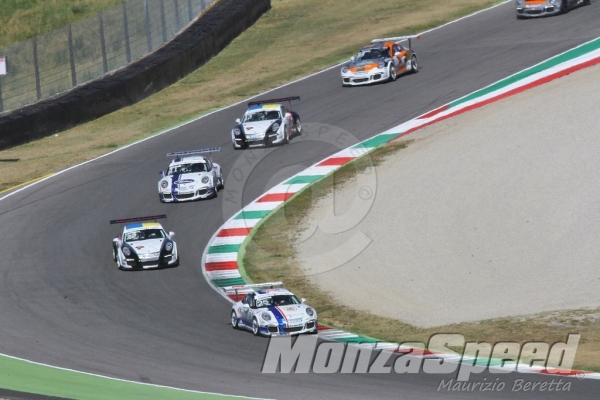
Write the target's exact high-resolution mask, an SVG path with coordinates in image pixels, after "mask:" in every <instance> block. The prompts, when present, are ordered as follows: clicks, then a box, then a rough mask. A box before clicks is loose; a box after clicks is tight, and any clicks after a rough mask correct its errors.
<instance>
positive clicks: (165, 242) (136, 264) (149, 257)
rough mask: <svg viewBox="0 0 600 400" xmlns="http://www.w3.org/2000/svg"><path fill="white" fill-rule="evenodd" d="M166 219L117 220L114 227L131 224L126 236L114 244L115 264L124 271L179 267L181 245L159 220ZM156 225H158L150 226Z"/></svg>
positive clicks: (113, 222) (156, 216) (122, 235)
mask: <svg viewBox="0 0 600 400" xmlns="http://www.w3.org/2000/svg"><path fill="white" fill-rule="evenodd" d="M163 218H167V216H166V215H164V214H162V215H151V216H148V217H137V218H126V219H116V220H112V221H110V223H111V225H113V224H127V225H125V226H124V227H123V232H122V233H121V234H120V235H119V236H117V237H115V238H114V239H113V241H112V247H113V260H114V261H115V262H116V263H117V267H118V268H119V269H120V270H135V269H150V268H169V267H177V266H178V265H179V257H178V255H177V244H175V242H174V241H173V239H172V237H173V235H175V233H174V232H169V233H167V232H166V231H165V230H164V229H163V227H162V225H161V224H159V223H158V222H156V220H157V219H163ZM146 221H154V222H146Z"/></svg>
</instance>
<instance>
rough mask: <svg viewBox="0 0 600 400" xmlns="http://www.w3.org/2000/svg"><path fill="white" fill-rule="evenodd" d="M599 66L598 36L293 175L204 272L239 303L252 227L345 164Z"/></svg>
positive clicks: (225, 235)
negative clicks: (230, 289) (242, 255)
mask: <svg viewBox="0 0 600 400" xmlns="http://www.w3.org/2000/svg"><path fill="white" fill-rule="evenodd" d="M599 63H600V38H597V39H594V40H592V41H589V42H587V43H584V44H582V45H580V46H577V47H575V48H573V49H571V50H568V51H566V52H564V53H562V54H559V55H557V56H555V57H552V58H549V59H547V60H545V61H543V62H541V63H539V64H536V65H534V66H533V67H530V68H527V69H525V70H523V71H520V72H518V73H516V74H514V75H511V76H509V77H508V78H505V79H502V80H500V81H498V82H496V83H493V84H492V85H489V86H487V87H485V88H483V89H481V90H477V91H475V92H473V93H471V94H469V95H467V96H464V97H461V98H460V99H457V100H455V101H452V102H450V103H448V104H446V105H444V106H442V107H439V108H437V109H435V110H432V111H430V112H428V113H425V114H423V115H421V116H419V117H417V118H414V119H412V120H410V121H407V122H405V123H403V124H401V125H398V126H397V127H395V128H392V129H390V130H388V131H386V132H384V133H381V134H379V135H376V136H374V137H372V138H370V139H367V140H365V141H363V142H361V143H359V144H357V145H354V146H352V147H349V148H347V149H344V150H342V151H340V152H338V153H336V154H334V155H332V156H330V157H328V158H326V159H324V160H322V161H320V162H318V163H316V164H315V165H313V166H311V167H309V168H307V169H306V170H304V171H302V172H300V173H298V174H296V175H294V176H293V177H291V178H289V179H287V180H285V181H284V182H282V183H280V184H279V185H276V186H275V187H273V188H272V189H270V190H269V191H267V192H266V193H265V194H263V195H262V196H260V197H259V198H258V199H256V200H254V201H253V202H251V203H250V204H248V205H247V206H245V207H244V208H243V209H242V210H241V211H240V212H238V213H237V214H235V215H234V216H233V217H232V218H230V219H229V220H228V221H227V222H225V224H224V225H223V226H222V227H221V228H220V229H219V230H218V231H217V232H216V233H215V234H214V235H213V237H212V239H211V240H210V242H209V244H208V245H207V247H206V249H205V250H204V255H203V257H202V271H203V274H204V276H205V278H206V280H207V281H208V282H209V284H210V285H211V286H212V287H213V288H214V289H215V290H216V291H217V292H218V293H220V294H221V295H222V296H224V297H226V298H227V299H228V300H229V301H232V302H233V301H236V300H237V299H238V298H239V297H241V296H243V295H244V294H245V293H246V291H244V290H241V291H240V292H239V293H238V295H237V296H238V297H236V295H235V294H227V293H225V292H224V291H223V290H221V289H220V288H222V287H224V286H231V285H243V284H246V283H247V282H246V281H245V280H244V278H243V277H242V275H241V273H240V271H239V269H238V257H239V252H240V249H242V247H243V245H244V242H245V241H246V240H247V239H248V236H249V235H250V232H251V231H252V229H253V228H254V227H256V226H257V225H258V224H259V223H261V222H262V221H263V220H264V219H265V218H266V217H267V216H268V215H269V214H271V213H272V212H273V211H274V210H276V209H277V208H278V207H280V206H281V205H282V204H283V203H284V202H286V201H287V200H289V199H290V198H291V197H292V196H294V195H295V194H297V193H299V192H300V191H301V190H303V189H304V188H306V187H307V186H309V185H311V184H313V183H315V182H317V181H318V180H320V179H322V178H324V177H325V176H327V175H329V174H331V173H332V172H333V171H335V170H336V169H338V168H340V167H341V166H343V165H344V164H346V163H348V162H350V161H352V160H355V159H356V158H359V157H361V156H363V155H365V154H367V153H369V152H371V151H372V150H374V149H375V148H377V147H379V146H380V145H384V144H386V143H388V142H390V141H392V140H394V139H397V138H399V137H402V136H406V135H408V134H411V133H413V132H415V131H417V130H419V129H421V128H423V127H425V126H427V125H431V124H433V123H435V122H439V121H442V120H444V119H447V118H451V117H453V116H456V115H459V114H462V113H464V112H467V111H470V110H473V109H476V108H479V107H482V106H484V105H487V104H490V103H493V102H495V101H498V100H501V99H504V98H507V97H510V96H513V95H515V94H518V93H521V92H523V91H525V90H528V89H531V88H533V87H536V86H540V85H542V84H544V83H547V82H550V81H552V80H554V79H557V78H560V77H562V76H565V75H568V74H570V73H573V72H575V71H578V70H581V69H583V68H587V67H590V66H593V65H596V64H599ZM250 283H251V282H250ZM319 337H320V338H322V339H325V340H332V341H341V342H347V343H357V344H358V343H360V344H362V345H368V346H377V348H378V349H379V348H394V349H396V348H398V345H397V344H393V343H384V342H382V341H379V340H376V339H373V338H369V337H365V336H361V335H358V334H355V333H351V332H346V331H343V330H339V329H333V328H330V327H327V326H323V325H320V326H319ZM396 351H397V352H409V351H411V349H410V348H404V347H403V346H400V348H399V349H398V350H396ZM419 352H421V351H419ZM423 356H435V357H444V358H446V359H448V360H449V361H457V362H460V361H461V358H460V357H456V356H455V355H447V354H439V353H437V354H432V353H430V352H427V351H425V352H423ZM473 361H474V359H472V358H468V357H464V358H462V362H473ZM482 361H486V362H488V365H489V366H490V367H493V366H494V365H499V364H500V363H501V361H499V360H489V361H488V360H483V359H480V360H478V361H477V364H480V365H481V362H482ZM518 370H519V371H520V372H534V373H548V371H546V370H544V369H543V368H540V367H529V366H525V365H519V366H518ZM578 374H579V375H578ZM558 375H560V376H574V375H578V376H579V377H581V374H580V371H560V373H559V374H558ZM585 378H588V379H589V378H591V379H600V373H594V372H589V373H588V372H585Z"/></svg>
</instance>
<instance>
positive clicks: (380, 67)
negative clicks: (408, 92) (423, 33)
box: [341, 36, 419, 86]
mask: <svg viewBox="0 0 600 400" xmlns="http://www.w3.org/2000/svg"><path fill="white" fill-rule="evenodd" d="M412 39H419V36H401V37H390V38H383V39H373V40H372V41H371V44H369V45H368V46H365V47H363V48H362V49H361V50H360V51H359V52H358V54H357V55H356V57H352V58H350V63H349V64H348V65H345V66H344V67H342V71H341V74H342V86H360V85H368V84H371V83H376V82H386V81H395V80H396V78H397V77H398V75H399V74H403V73H406V72H412V73H417V72H419V63H418V59H417V55H416V54H415V52H414V51H413V50H412ZM404 41H408V48H406V47H404V46H403V45H401V44H400V43H401V42H404Z"/></svg>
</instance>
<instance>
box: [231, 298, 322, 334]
mask: <svg viewBox="0 0 600 400" xmlns="http://www.w3.org/2000/svg"><path fill="white" fill-rule="evenodd" d="M231 324H232V326H233V327H234V328H244V329H248V330H251V331H252V332H253V333H254V334H255V335H270V336H289V335H298V334H301V333H317V330H318V323H317V312H316V311H315V310H314V309H313V308H312V307H310V306H308V305H306V304H304V302H303V301H299V300H298V299H297V298H296V296H294V294H293V293H292V292H290V291H289V290H287V289H265V290H259V291H256V292H254V291H253V292H251V293H248V294H246V296H245V297H244V298H243V299H242V300H240V301H237V302H235V303H234V304H233V305H232V308H231Z"/></svg>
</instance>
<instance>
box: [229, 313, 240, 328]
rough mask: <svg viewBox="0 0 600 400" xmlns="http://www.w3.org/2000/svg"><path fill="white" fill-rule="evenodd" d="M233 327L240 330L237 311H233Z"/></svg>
mask: <svg viewBox="0 0 600 400" xmlns="http://www.w3.org/2000/svg"><path fill="white" fill-rule="evenodd" d="M231 326H232V327H233V329H238V319H237V315H236V314H235V311H233V310H231Z"/></svg>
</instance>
